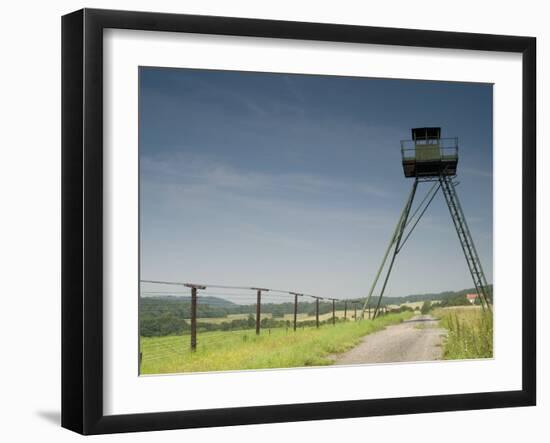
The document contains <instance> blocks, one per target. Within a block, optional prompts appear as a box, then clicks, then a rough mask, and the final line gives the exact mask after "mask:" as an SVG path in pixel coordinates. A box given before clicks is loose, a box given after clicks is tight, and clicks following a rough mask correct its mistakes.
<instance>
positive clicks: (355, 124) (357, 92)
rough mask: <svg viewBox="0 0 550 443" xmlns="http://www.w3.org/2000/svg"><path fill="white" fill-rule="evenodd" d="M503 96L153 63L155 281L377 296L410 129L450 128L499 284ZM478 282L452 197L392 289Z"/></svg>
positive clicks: (145, 74)
mask: <svg viewBox="0 0 550 443" xmlns="http://www.w3.org/2000/svg"><path fill="white" fill-rule="evenodd" d="M492 102H493V98H492V85H488V84H473V83H451V82H428V81H412V80H389V79H369V78H351V77H331V76H312V75H291V74H269V73H245V72H229V71H206V70H187V69H167V68H145V67H143V68H140V114H139V118H140V121H139V142H140V148H139V149H140V153H139V156H140V223H141V226H140V228H141V232H140V237H141V275H142V278H144V279H159V280H160V279H163V280H177V281H193V282H207V283H219V284H225V285H245V286H248V285H251V286H263V287H276V288H284V289H287V288H288V289H290V290H296V291H302V292H306V293H313V294H317V295H320V296H326V297H337V298H347V297H361V296H365V295H366V293H367V291H368V289H369V286H370V283H371V282H372V279H373V277H374V275H375V273H376V269H377V267H378V265H379V262H380V260H381V258H382V254H383V253H384V250H385V248H386V246H387V243H388V241H389V237H390V235H391V233H392V232H393V229H394V227H395V224H396V222H397V218H398V217H399V214H400V212H401V209H402V206H403V204H404V202H405V199H406V197H407V194H408V192H409V190H410V187H411V185H412V180H411V179H406V178H405V177H404V175H403V172H402V167H401V158H400V140H402V139H407V138H410V129H411V128H412V127H420V126H440V127H441V128H442V136H443V137H454V136H457V137H459V146H460V148H459V149H460V151H459V155H460V160H459V166H458V178H459V181H460V185H459V186H458V188H457V189H458V192H459V196H460V198H461V202H462V205H463V209H464V212H465V213H466V217H467V219H468V222H469V226H470V230H471V232H472V235H473V237H474V240H475V242H476V246H477V248H478V253H479V255H480V259H481V261H482V263H483V265H484V269H485V273H486V275H487V279H488V281H489V282H492V274H493V273H492V260H493V256H492V247H493V245H492V223H493V220H492V205H493V203H492V192H493V188H492V143H493V140H492V118H493V117H492ZM427 190H428V185H424V186H422V187H420V188H419V194H417V195H418V196H419V198H418V199H417V202H418V201H419V200H420V198H421V197H422V196H423V192H427ZM471 286H473V284H472V281H471V277H470V275H469V273H468V269H467V266H466V262H465V259H464V256H463V253H462V250H461V248H460V244H459V242H458V238H457V235H456V232H455V231H454V227H453V225H452V222H451V219H450V216H449V213H448V209H447V207H446V205H445V203H444V199H443V196H442V195H441V194H439V195H438V196H437V197H436V199H435V200H434V202H433V203H432V206H431V207H430V209H429V210H428V212H427V213H426V215H425V216H424V218H423V220H422V221H421V222H420V224H419V225H418V227H417V228H416V231H415V232H414V233H413V235H412V236H411V238H410V240H409V242H408V243H407V245H406V246H405V248H403V250H402V252H401V253H400V254H399V256H398V258H397V262H396V266H395V268H394V272H393V274H392V278H391V280H390V283H389V285H388V289H387V295H389V296H392V295H393V296H400V295H407V294H414V293H422V292H434V291H443V290H455V289H463V288H467V287H471Z"/></svg>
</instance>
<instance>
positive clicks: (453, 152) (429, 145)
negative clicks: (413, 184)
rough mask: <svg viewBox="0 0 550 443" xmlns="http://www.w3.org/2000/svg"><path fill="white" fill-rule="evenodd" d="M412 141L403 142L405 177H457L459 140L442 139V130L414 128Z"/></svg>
mask: <svg viewBox="0 0 550 443" xmlns="http://www.w3.org/2000/svg"><path fill="white" fill-rule="evenodd" d="M411 132H412V139H411V140H402V141H401V157H402V162H403V172H404V173H405V177H440V176H441V175H444V176H454V175H456V168H457V165H458V138H457V137H452V138H441V128H413V129H412V131H411Z"/></svg>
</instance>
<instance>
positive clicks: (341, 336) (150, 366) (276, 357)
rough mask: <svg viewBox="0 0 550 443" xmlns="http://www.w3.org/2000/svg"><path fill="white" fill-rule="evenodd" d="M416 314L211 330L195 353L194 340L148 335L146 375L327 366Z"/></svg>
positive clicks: (200, 337) (143, 348) (144, 361)
mask: <svg viewBox="0 0 550 443" xmlns="http://www.w3.org/2000/svg"><path fill="white" fill-rule="evenodd" d="M412 315H413V314H412V313H411V312H402V313H398V314H388V315H385V316H381V317H378V318H377V319H375V320H372V321H371V320H362V321H347V322H340V323H337V324H336V326H332V325H330V324H329V325H324V326H322V327H321V328H319V329H317V328H311V327H310V328H298V330H297V331H296V332H294V331H293V330H292V328H289V329H286V328H277V329H272V330H271V331H268V330H263V331H262V333H261V335H259V336H256V334H255V332H254V331H253V330H243V331H233V332H220V331H213V332H206V333H199V334H198V337H197V343H198V346H197V350H196V352H191V351H190V350H189V336H188V335H182V336H167V337H142V338H141V352H142V361H141V373H142V374H166V373H174V372H205V371H224V370H244V369H263V368H291V367H303V366H322V365H329V364H331V363H332V360H331V358H330V356H331V354H336V353H340V352H344V351H347V350H349V349H351V348H352V347H354V346H355V345H357V344H358V343H359V342H360V340H361V337H363V336H365V335H367V334H370V333H372V332H376V331H379V330H381V329H383V328H384V327H386V326H388V325H391V324H395V323H400V322H402V321H403V320H405V319H407V318H410V317H411V316H412Z"/></svg>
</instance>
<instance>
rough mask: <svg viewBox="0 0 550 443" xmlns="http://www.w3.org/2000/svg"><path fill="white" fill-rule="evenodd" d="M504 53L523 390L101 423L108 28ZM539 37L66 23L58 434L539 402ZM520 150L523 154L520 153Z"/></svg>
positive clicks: (172, 18) (155, 19) (91, 12)
mask: <svg viewBox="0 0 550 443" xmlns="http://www.w3.org/2000/svg"><path fill="white" fill-rule="evenodd" d="M107 28H118V29H133V30H147V31H171V32H187V33H189V32H191V33H199V34H217V35H227V36H251V37H269V38H280V39H301V40H317V41H327V42H353V43H369V44H378V45H397V46H417V47H430V48H454V49H469V50H480V51H503V52H511V53H520V54H522V65H523V80H522V82H523V85H522V88H523V97H522V112H523V114H522V131H523V135H522V157H523V164H522V165H518V170H517V171H515V173H520V171H521V173H522V184H523V185H522V186H523V189H522V195H523V214H522V220H523V232H522V240H523V246H522V248H523V249H522V254H523V257H522V263H523V264H522V279H523V280H522V290H523V293H522V358H523V361H522V389H521V390H517V391H505V392H478V393H471V394H458V395H435V396H421V397H404V398H391V399H372V400H357V401H333V402H323V403H307V404H282V405H265V406H260V407H237V408H222V409H208V410H190V411H177V412H160V413H142V414H131V415H109V416H106V415H104V413H103V407H102V405H103V373H102V371H103V338H102V335H103V334H102V327H103V318H102V315H103V300H102V281H103V280H102V278H103V271H102V269H103V247H102V245H103V228H102V223H103V210H102V206H103V197H102V195H103V194H102V191H103V184H102V177H103V176H102V174H103V171H102V168H103V167H102V160H103V147H102V139H103V88H102V84H103V30H104V29H107ZM535 68H536V39H535V38H532V37H517V36H504V35H485V34H471V33H456V32H441V31H423V30H411V29H391V28H379V27H364V26H348V25H338V24H320V23H301V22H290V21H275V20H258V19H244V18H230V17H211V16H197V15H179V14H164V13H150V12H127V11H110V10H97V9H83V10H79V11H76V12H73V13H71V14H68V15H65V16H64V17H63V18H62V426H63V427H65V428H68V429H71V430H73V431H76V432H79V433H82V434H105V433H116V432H133V431H152V430H162V429H179V428H196V427H212V426H230V425H241V424H255V423H273V422H290V421H302V420H319V419H334V418H348V417H363V416H380V415H393V414H414V413H425V412H437V411H458V410H467V409H488V408H502V407H515V406H531V405H535V404H536V315H535V314H536V303H535V300H536V266H535V264H536V158H535V156H536V145H535V140H536V119H535V116H536V97H535V95H536V89H535V87H536V69H535ZM518 149H519V147H518Z"/></svg>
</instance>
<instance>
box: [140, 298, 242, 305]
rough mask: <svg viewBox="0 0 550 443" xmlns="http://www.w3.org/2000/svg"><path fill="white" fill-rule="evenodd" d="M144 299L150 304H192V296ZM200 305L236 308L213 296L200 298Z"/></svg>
mask: <svg viewBox="0 0 550 443" xmlns="http://www.w3.org/2000/svg"><path fill="white" fill-rule="evenodd" d="M141 298H142V299H147V301H149V302H150V303H154V301H155V300H157V301H158V300H162V301H163V302H166V303H167V304H169V303H174V304H180V303H190V302H191V296H189V295H161V296H142V297H141ZM146 303H147V302H146ZM199 304H205V305H210V306H218V307H227V308H231V307H234V306H236V304H235V303H233V302H231V301H229V300H226V299H225V298H220V297H213V296H202V295H201V296H200V298H199Z"/></svg>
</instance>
